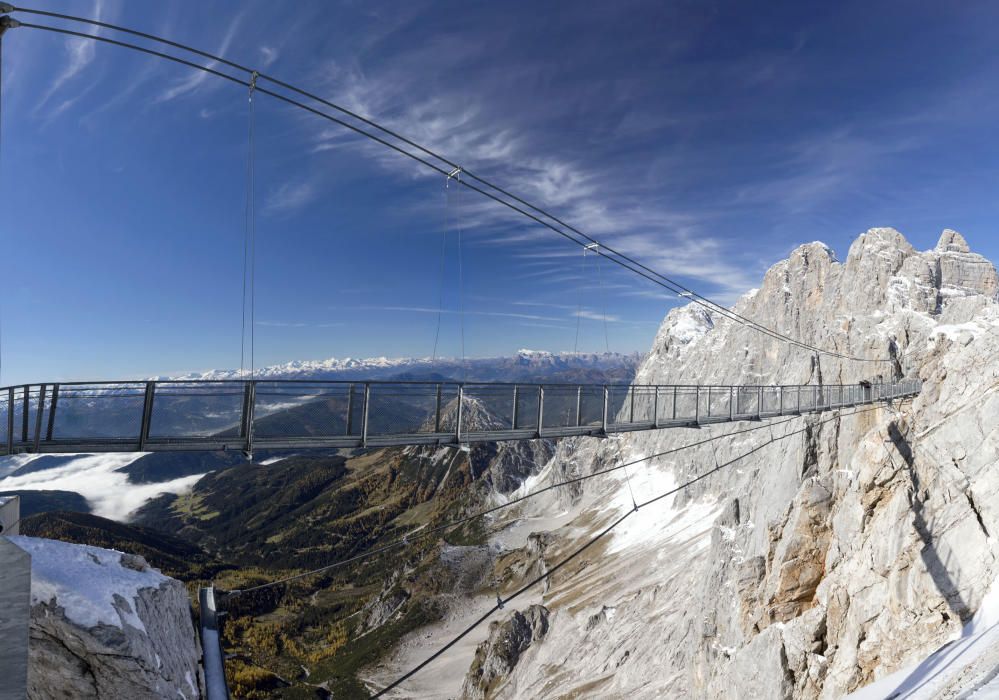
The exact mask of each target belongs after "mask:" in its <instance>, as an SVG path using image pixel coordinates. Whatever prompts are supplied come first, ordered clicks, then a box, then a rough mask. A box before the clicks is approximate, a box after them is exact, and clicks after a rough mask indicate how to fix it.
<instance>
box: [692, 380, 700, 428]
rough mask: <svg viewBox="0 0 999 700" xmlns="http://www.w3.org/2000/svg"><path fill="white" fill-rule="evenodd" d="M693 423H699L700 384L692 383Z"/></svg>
mask: <svg viewBox="0 0 999 700" xmlns="http://www.w3.org/2000/svg"><path fill="white" fill-rule="evenodd" d="M694 424H695V425H700V424H701V385H700V384H696V385H694Z"/></svg>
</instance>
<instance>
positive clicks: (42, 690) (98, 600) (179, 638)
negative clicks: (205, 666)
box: [11, 537, 204, 700]
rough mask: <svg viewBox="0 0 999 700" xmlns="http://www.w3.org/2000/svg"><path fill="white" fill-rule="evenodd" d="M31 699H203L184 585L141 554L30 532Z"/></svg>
mask: <svg viewBox="0 0 999 700" xmlns="http://www.w3.org/2000/svg"><path fill="white" fill-rule="evenodd" d="M11 541H12V542H14V543H15V544H17V545H18V546H19V547H21V548H22V549H24V550H25V551H27V552H28V553H29V554H30V555H31V623H30V624H31V627H30V644H29V659H28V697H29V698H32V699H37V700H51V699H52V698H74V699H76V698H100V700H119V699H120V700H143V699H147V698H148V699H149V700H152V699H153V698H167V697H169V698H187V699H188V700H193V699H195V698H200V697H202V688H203V685H204V684H203V680H202V674H201V670H200V659H201V653H200V645H199V644H198V640H197V634H196V632H195V629H194V625H193V622H192V619H191V609H190V602H189V598H188V595H187V590H186V589H185V587H184V585H183V584H182V583H180V582H179V581H176V580H174V579H171V578H168V577H166V576H163V575H162V574H161V573H159V572H158V571H156V570H155V569H152V568H150V567H149V565H148V564H147V563H146V561H145V560H144V559H143V558H142V557H139V556H135V555H131V554H123V553H121V552H115V551H112V550H107V549H100V548H98V547H89V546H84V545H76V544H69V543H66V542H58V541H55V540H45V539H39V538H34V537H12V538H11Z"/></svg>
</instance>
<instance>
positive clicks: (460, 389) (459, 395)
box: [454, 384, 465, 445]
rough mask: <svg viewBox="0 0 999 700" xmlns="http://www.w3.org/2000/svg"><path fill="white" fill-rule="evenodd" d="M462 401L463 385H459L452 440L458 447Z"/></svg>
mask: <svg viewBox="0 0 999 700" xmlns="http://www.w3.org/2000/svg"><path fill="white" fill-rule="evenodd" d="M464 399H465V385H464V384H459V385H458V420H457V421H455V426H454V439H455V442H457V443H458V444H459V445H460V444H461V409H462V404H463V403H464Z"/></svg>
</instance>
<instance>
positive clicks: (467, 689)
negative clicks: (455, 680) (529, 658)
mask: <svg viewBox="0 0 999 700" xmlns="http://www.w3.org/2000/svg"><path fill="white" fill-rule="evenodd" d="M547 633H548V610H547V608H545V607H543V606H541V605H532V606H530V607H529V608H528V609H527V610H525V611H524V612H520V611H519V610H515V611H514V612H513V614H512V615H510V617H508V618H507V619H506V620H504V621H503V622H492V623H491V624H490V626H489V638H488V639H487V640H486V641H484V642H482V643H481V644H480V645H479V646H478V648H477V649H476V650H475V659H474V661H472V667H471V669H469V671H468V676H467V677H466V678H465V684H464V685H463V686H462V689H461V694H462V697H465V698H470V700H485V698H489V697H494V696H495V695H496V694H497V691H498V690H499V685H500V684H501V683H503V682H504V681H505V680H506V678H507V677H508V676H509V675H510V671H511V670H512V669H513V668H514V667H515V666H516V665H517V662H518V661H519V660H520V657H521V655H522V654H523V653H524V652H525V651H526V650H527V649H528V648H529V647H530V646H531V645H532V644H535V643H537V642H540V641H541V640H543V639H544V638H545V635H546V634H547Z"/></svg>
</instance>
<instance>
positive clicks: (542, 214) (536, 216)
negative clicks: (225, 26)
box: [12, 8, 893, 363]
mask: <svg viewBox="0 0 999 700" xmlns="http://www.w3.org/2000/svg"><path fill="white" fill-rule="evenodd" d="M12 11H16V12H24V13H31V14H37V15H43V16H47V17H53V18H57V19H62V20H67V21H73V22H82V23H86V24H90V25H93V26H98V27H104V28H107V29H111V30H114V31H120V32H123V33H127V34H131V35H133V36H138V37H142V38H144V39H148V40H150V41H154V42H158V43H162V44H165V45H168V46H172V47H175V48H178V49H181V50H183V51H187V52H190V53H193V54H195V55H198V56H202V57H204V58H208V59H210V60H211V61H213V62H216V63H219V64H222V65H225V66H229V67H231V68H234V69H237V70H240V71H245V72H246V73H248V74H252V73H254V71H253V69H251V68H248V67H247V66H243V65H241V64H239V63H236V62H233V61H230V60H228V59H224V58H222V57H220V56H216V55H214V54H211V53H209V52H207V51H202V50H200V49H195V48H193V47H191V46H187V45H185V44H181V43H179V42H175V41H171V40H168V39H163V38H161V37H158V36H155V35H152V34H148V33H146V32H140V31H137V30H133V29H129V28H127V27H122V26H119V25H114V24H110V23H108V22H101V21H98V20H92V19H87V18H83V17H76V16H73V15H67V14H62V13H56V12H49V11H44V10H35V9H31V8H12ZM21 26H24V27H29V28H33V29H41V30H45V31H50V32H57V33H61V34H66V35H70V36H78V37H80V38H85V39H92V40H95V41H102V42H105V43H109V44H114V45H117V46H121V47H124V48H131V49H134V50H137V51H141V52H143V53H146V54H149V55H154V56H159V57H162V58H166V59H167V60H171V61H175V62H177V63H181V64H184V65H187V66H190V67H192V68H196V69H198V70H203V71H205V72H207V73H211V74H213V75H217V76H219V77H222V78H225V79H226V80H230V81H233V82H237V83H240V84H244V85H246V84H248V83H247V82H246V81H244V80H241V79H239V78H236V77H234V76H231V75H228V74H226V73H224V72H222V71H218V70H215V69H213V68H209V67H207V66H201V65H199V64H196V63H193V62H191V61H187V60H184V59H181V58H178V57H176V56H171V55H169V54H165V53H162V52H159V51H154V50H151V49H148V48H145V47H142V46H138V45H135V44H130V43H127V42H122V41H117V40H114V39H109V38H107V37H100V36H95V35H91V34H84V33H82V32H74V31H72V30H68V29H62V28H58V27H51V26H45V25H38V24H33V23H26V22H25V23H21ZM258 76H259V79H261V80H266V81H268V82H270V83H273V84H274V85H277V86H279V87H282V88H284V89H287V90H289V91H291V92H294V93H297V94H299V95H301V96H303V97H306V98H308V99H310V100H314V101H316V102H318V103H320V104H322V105H324V106H326V107H329V108H331V109H334V110H336V111H338V112H340V113H341V114H344V115H346V116H349V117H351V118H352V119H356V120H358V121H360V122H361V123H363V124H365V125H367V126H370V127H371V128H373V129H375V130H377V131H378V132H380V133H381V134H383V135H384V136H387V137H390V138H393V139H396V140H398V141H399V142H401V143H403V144H405V145H406V146H410V147H412V148H414V149H416V150H417V151H419V152H420V153H423V154H425V155H427V156H430V157H431V158H433V159H436V160H438V161H440V162H442V163H444V164H445V165H446V166H447V167H441V166H439V165H437V164H435V163H432V162H430V161H428V160H426V158H423V157H421V156H420V155H418V154H417V153H414V152H412V151H410V150H407V149H406V148H403V147H400V146H399V145H397V144H394V143H391V142H389V141H387V140H386V138H384V137H383V136H379V135H378V134H374V133H371V132H369V131H365V130H364V129H362V128H360V127H358V126H357V125H355V124H350V123H349V122H346V121H344V120H343V119H339V118H337V117H335V116H333V115H331V114H327V113H325V112H322V111H320V110H318V109H316V108H314V107H310V106H308V105H305V104H303V103H301V102H299V101H297V100H295V99H293V98H290V97H288V96H286V95H282V94H279V93H275V92H273V91H271V90H267V89H264V88H260V87H258V88H257V90H258V91H259V92H262V93H264V94H266V95H270V96H271V97H274V98H276V99H279V100H281V101H283V102H286V103H288V104H291V105H294V106H297V107H299V108H301V109H304V110H306V111H308V112H312V113H313V114H316V115H318V116H321V117H323V118H325V119H328V120H330V121H332V122H334V123H337V124H340V125H341V126H344V127H345V128H347V129H350V130H351V131H354V132H355V133H358V134H360V135H362V136H365V137H366V138H369V139H371V140H373V141H375V142H377V143H380V144H381V145H383V146H385V147H387V148H390V149H392V150H394V151H396V152H398V153H400V154H402V155H405V156H407V157H409V158H412V159H413V160H415V161H417V162H419V163H421V164H423V165H424V166H426V167H428V168H431V169H433V170H436V171H438V172H440V173H443V174H448V173H450V172H452V171H453V170H454V169H455V168H458V169H460V170H461V172H463V173H464V174H465V175H467V179H460V178H459V182H460V184H462V185H463V186H465V187H467V188H468V189H471V190H473V191H475V192H478V193H479V194H481V195H483V196H485V197H487V198H489V199H491V200H493V201H495V202H497V203H499V204H502V205H503V206H505V207H507V208H509V209H511V210H513V211H515V212H518V213H520V214H521V215H523V216H525V217H527V218H529V219H531V220H533V221H535V222H536V223H538V224H540V225H542V226H544V227H546V228H548V229H550V230H552V231H554V232H555V233H558V234H559V235H561V236H563V237H564V238H567V239H568V240H571V241H572V242H574V243H575V244H576V245H580V246H586V245H587V244H588V243H599V241H597V240H596V239H595V238H593V237H591V236H589V235H587V234H585V233H583V232H582V231H580V230H579V229H577V228H575V227H573V226H571V225H569V224H567V223H566V222H565V221H563V220H561V219H560V218H558V217H556V216H554V215H552V214H550V213H549V212H547V211H546V210H544V209H542V208H540V207H538V206H536V205H534V204H531V203H530V202H528V201H526V200H524V199H523V198H521V197H518V196H517V195H515V194H513V193H511V192H509V191H507V190H506V189H504V188H502V187H499V186H497V185H495V184H493V183H491V182H490V181H488V180H486V179H485V178H482V177H480V176H478V175H476V174H474V173H472V172H470V171H468V170H467V169H465V168H462V167H461V166H458V165H457V164H456V163H454V161H452V160H450V159H447V158H445V157H444V156H441V155H440V154H438V153H436V152H434V151H432V150H430V149H428V148H426V147H424V146H422V145H420V144H418V143H416V142H415V141H412V140H410V139H408V138H405V137H404V136H402V135H400V134H398V133H397V132H395V131H393V130H391V129H388V128H386V127H384V126H381V125H380V124H378V123H376V122H374V121H373V120H370V119H367V118H365V117H363V116H361V115H359V114H357V113H355V112H353V111H351V110H348V109H346V108H344V107H341V106H340V105H337V104H336V103H333V102H331V101H329V100H325V99H323V98H321V97H319V96H318V95H315V94H314V93H310V92H308V91H306V90H303V89H301V88H298V87H296V86H294V85H292V84H290V83H287V82H284V81H282V80H279V79H277V78H274V77H271V76H268V75H266V74H263V73H258ZM470 180H474V181H476V182H478V183H479V185H481V187H480V186H478V185H475V184H473V183H472V182H470ZM483 187H485V188H488V189H489V190H492V192H490V191H486V190H485V189H483ZM494 192H495V193H498V194H494ZM504 197H505V198H507V199H504ZM508 200H512V202H511V201H508ZM518 204H519V205H522V206H517V205H518ZM522 207H524V208H522ZM580 239H582V240H580ZM595 252H597V254H599V255H600V256H602V257H604V258H607V259H608V260H611V261H613V262H615V263H616V264H618V265H620V266H622V267H624V268H626V269H628V270H630V271H631V272H634V273H635V274H637V275H639V276H641V277H644V278H646V279H648V280H650V281H652V282H653V283H655V284H657V285H659V286H661V287H663V288H665V289H668V290H669V291H671V292H673V293H675V294H677V295H679V296H681V297H683V298H686V299H689V300H690V302H691V303H695V304H698V305H700V306H702V307H704V308H706V309H708V310H709V311H711V312H713V313H716V314H718V315H720V316H721V317H723V318H726V319H728V320H731V321H734V322H736V323H739V324H741V325H744V326H746V327H747V328H751V329H753V330H755V331H757V332H760V333H762V334H764V335H767V336H769V337H771V338H773V339H775V340H779V341H782V342H786V343H788V344H790V345H792V346H795V347H798V348H802V349H807V350H809V351H812V352H818V353H822V354H824V355H828V356H831V357H836V358H839V359H842V360H848V361H855V362H874V363H883V362H892V361H893V358H876V359H872V358H866V357H856V356H851V355H848V354H846V353H842V352H838V351H835V350H826V349H823V348H819V347H816V346H814V345H811V344H809V343H806V342H804V341H801V340H798V339H796V338H793V337H791V336H789V335H786V334H784V333H781V332H779V331H776V330H774V329H772V328H769V327H768V326H764V325H763V324H761V323H759V322H757V321H754V320H752V319H750V318H747V317H745V316H743V315H741V314H739V313H738V312H735V311H733V310H731V309H727V308H725V307H724V306H722V305H721V304H719V303H717V302H715V301H713V300H711V299H709V298H707V297H705V296H703V295H701V294H698V293H697V292H694V291H693V290H691V289H689V288H688V287H686V286H684V285H682V284H680V283H679V282H676V281H674V280H673V279H671V278H669V277H667V276H666V275H663V274H662V273H659V272H656V271H655V270H653V269H652V268H650V267H648V266H646V265H644V264H642V263H640V262H638V261H637V260H635V259H634V258H632V257H630V256H628V255H625V254H623V253H621V252H619V251H617V250H614V249H613V248H610V247H609V246H606V245H605V244H603V243H599V247H598V248H596V249H595Z"/></svg>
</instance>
